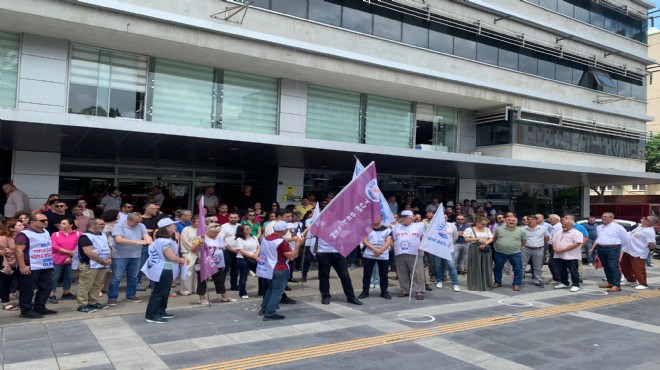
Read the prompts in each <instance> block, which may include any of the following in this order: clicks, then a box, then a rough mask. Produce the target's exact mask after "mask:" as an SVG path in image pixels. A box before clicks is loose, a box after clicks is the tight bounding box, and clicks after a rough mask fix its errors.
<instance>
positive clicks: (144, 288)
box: [135, 283, 147, 292]
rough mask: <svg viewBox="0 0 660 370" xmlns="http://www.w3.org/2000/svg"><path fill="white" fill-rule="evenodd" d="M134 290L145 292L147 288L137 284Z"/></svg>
mask: <svg viewBox="0 0 660 370" xmlns="http://www.w3.org/2000/svg"><path fill="white" fill-rule="evenodd" d="M135 290H137V291H138V292H146V291H147V288H146V287H145V286H144V285H142V283H139V284H138V285H137V287H136V288H135Z"/></svg>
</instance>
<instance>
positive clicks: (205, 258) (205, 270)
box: [197, 195, 218, 281]
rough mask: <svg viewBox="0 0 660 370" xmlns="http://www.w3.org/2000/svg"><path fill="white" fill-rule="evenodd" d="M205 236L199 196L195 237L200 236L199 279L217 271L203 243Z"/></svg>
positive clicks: (202, 200) (201, 201) (202, 201)
mask: <svg viewBox="0 0 660 370" xmlns="http://www.w3.org/2000/svg"><path fill="white" fill-rule="evenodd" d="M205 236H206V220H205V219H204V196H203V195H202V196H201V197H199V221H198V222H197V237H199V238H202V245H201V247H200V249H199V279H200V281H205V280H206V279H208V278H210V277H211V276H212V275H214V274H215V273H217V272H218V267H216V265H215V262H213V256H211V253H209V249H208V248H207V247H206V243H204V242H203V241H204V237H205Z"/></svg>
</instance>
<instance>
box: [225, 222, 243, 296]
mask: <svg viewBox="0 0 660 370" xmlns="http://www.w3.org/2000/svg"><path fill="white" fill-rule="evenodd" d="M238 220H239V217H238V212H231V213H229V222H227V223H226V224H224V225H222V226H221V229H220V235H221V236H222V240H223V241H224V242H225V249H224V257H225V265H226V267H225V268H226V269H228V270H229V286H230V289H231V290H238V267H237V265H236V254H237V253H238V252H237V251H236V250H235V249H234V248H235V247H236V229H237V228H238Z"/></svg>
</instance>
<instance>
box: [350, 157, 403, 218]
mask: <svg viewBox="0 0 660 370" xmlns="http://www.w3.org/2000/svg"><path fill="white" fill-rule="evenodd" d="M362 171H364V166H363V165H362V163H360V160H359V159H357V158H355V169H354V170H353V178H356V177H357V175H359V174H360V173H361V172H362ZM376 182H378V181H376ZM380 215H381V217H383V221H382V224H383V225H384V226H389V225H390V224H392V222H394V215H393V214H392V210H391V209H390V206H389V204H387V199H385V195H384V194H383V193H382V192H381V193H380Z"/></svg>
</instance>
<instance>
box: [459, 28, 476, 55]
mask: <svg viewBox="0 0 660 370" xmlns="http://www.w3.org/2000/svg"><path fill="white" fill-rule="evenodd" d="M476 39H477V37H476V35H475V34H473V33H470V32H466V31H456V32H455V33H454V55H456V56H459V57H463V58H468V59H476V58H477V42H476Z"/></svg>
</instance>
